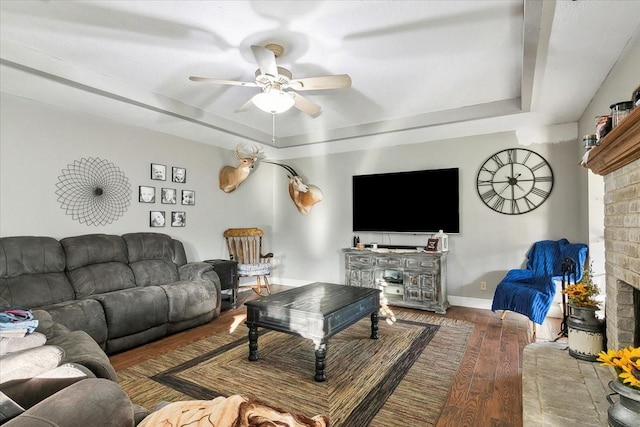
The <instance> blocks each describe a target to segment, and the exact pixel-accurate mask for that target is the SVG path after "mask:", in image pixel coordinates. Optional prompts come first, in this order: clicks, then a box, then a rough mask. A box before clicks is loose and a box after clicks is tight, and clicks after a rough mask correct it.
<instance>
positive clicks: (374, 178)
mask: <svg viewBox="0 0 640 427" xmlns="http://www.w3.org/2000/svg"><path fill="white" fill-rule="evenodd" d="M458 183H459V179H458V168H449V169H429V170H419V171H410V172H393V173H380V174H371V175H354V176H353V182H352V191H353V231H372V232H381V233H384V232H388V233H393V232H396V233H436V232H438V230H443V231H444V232H445V233H459V232H460V212H459V204H460V203H459V189H458Z"/></svg>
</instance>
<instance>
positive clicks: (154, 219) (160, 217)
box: [149, 211, 165, 227]
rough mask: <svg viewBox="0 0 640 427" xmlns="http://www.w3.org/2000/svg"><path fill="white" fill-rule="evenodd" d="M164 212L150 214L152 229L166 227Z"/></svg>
mask: <svg viewBox="0 0 640 427" xmlns="http://www.w3.org/2000/svg"><path fill="white" fill-rule="evenodd" d="M164 215H165V212H164V211H151V212H149V225H150V226H151V227H164V224H165V217H164Z"/></svg>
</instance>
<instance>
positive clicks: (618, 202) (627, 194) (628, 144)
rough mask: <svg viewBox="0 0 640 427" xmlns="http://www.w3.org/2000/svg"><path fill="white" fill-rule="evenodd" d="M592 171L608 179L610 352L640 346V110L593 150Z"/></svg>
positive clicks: (607, 313)
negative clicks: (639, 312)
mask: <svg viewBox="0 0 640 427" xmlns="http://www.w3.org/2000/svg"><path fill="white" fill-rule="evenodd" d="M587 167H588V168H589V169H591V170H592V171H593V172H594V173H596V174H598V175H602V176H603V177H604V192H605V194H604V241H605V264H606V265H605V276H606V278H605V281H606V302H605V318H606V324H607V348H610V349H618V348H621V347H627V346H630V345H634V346H639V345H640V342H639V338H638V337H639V336H640V317H639V316H638V311H639V308H638V304H639V301H640V108H635V109H634V110H633V111H632V112H631V114H630V115H629V116H627V117H626V118H625V119H624V120H623V121H622V122H621V123H620V124H618V125H617V126H616V127H615V128H613V130H612V131H611V132H610V133H609V134H607V136H605V137H604V139H603V140H602V141H601V142H600V145H599V146H597V147H595V148H593V149H591V150H590V151H589V158H588V160H587Z"/></svg>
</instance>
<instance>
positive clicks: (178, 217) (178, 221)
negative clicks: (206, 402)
mask: <svg viewBox="0 0 640 427" xmlns="http://www.w3.org/2000/svg"><path fill="white" fill-rule="evenodd" d="M185 225H187V213H186V212H182V211H179V212H171V226H172V227H184V226H185Z"/></svg>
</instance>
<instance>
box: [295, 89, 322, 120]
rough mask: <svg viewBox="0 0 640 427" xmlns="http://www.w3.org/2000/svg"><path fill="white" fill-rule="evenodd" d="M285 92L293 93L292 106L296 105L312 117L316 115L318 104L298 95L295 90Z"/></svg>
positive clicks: (318, 108)
mask: <svg viewBox="0 0 640 427" xmlns="http://www.w3.org/2000/svg"><path fill="white" fill-rule="evenodd" d="M287 93H290V94H291V95H293V101H294V104H293V106H294V107H296V108H297V109H298V110H300V111H302V112H305V113H307V114H308V115H310V116H312V117H313V116H315V115H317V114H318V113H319V112H320V106H319V105H318V104H316V103H315V102H312V101H309V100H308V99H307V98H305V97H304V96H302V95H300V94H299V93H295V92H287Z"/></svg>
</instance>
